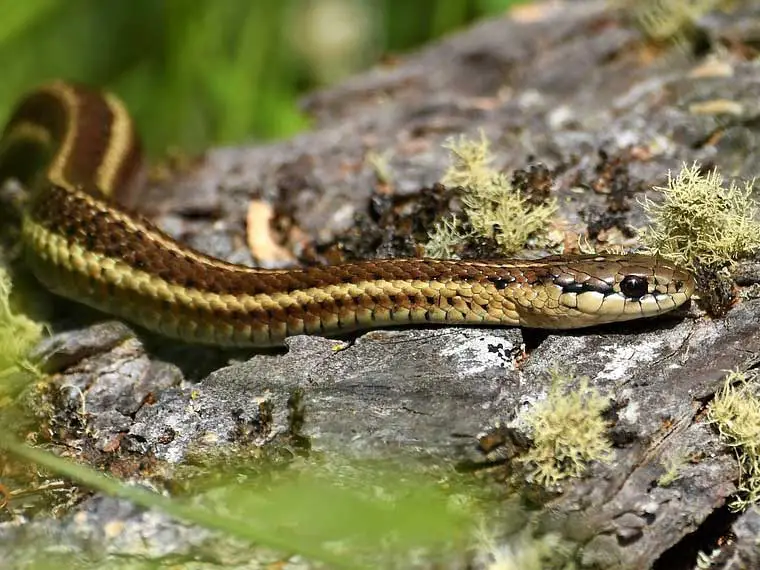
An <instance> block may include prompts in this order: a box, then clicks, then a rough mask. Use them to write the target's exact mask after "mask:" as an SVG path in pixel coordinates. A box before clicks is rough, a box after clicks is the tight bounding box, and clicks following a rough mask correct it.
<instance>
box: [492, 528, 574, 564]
mask: <svg viewBox="0 0 760 570" xmlns="http://www.w3.org/2000/svg"><path fill="white" fill-rule="evenodd" d="M477 548H478V550H479V551H480V552H482V553H483V558H485V560H484V567H485V568H486V569H487V570H547V569H548V568H559V567H562V563H563V562H564V561H565V560H566V559H567V557H568V555H569V548H568V547H567V544H566V543H565V541H564V540H563V539H562V537H561V536H560V535H559V534H556V533H548V534H545V535H542V536H536V535H535V534H534V531H533V529H532V528H526V529H525V530H523V531H522V532H519V533H517V535H516V536H514V537H512V538H511V539H509V540H504V541H498V542H497V541H496V540H495V539H494V537H492V536H489V535H488V534H486V533H483V532H481V533H479V536H478V540H477Z"/></svg>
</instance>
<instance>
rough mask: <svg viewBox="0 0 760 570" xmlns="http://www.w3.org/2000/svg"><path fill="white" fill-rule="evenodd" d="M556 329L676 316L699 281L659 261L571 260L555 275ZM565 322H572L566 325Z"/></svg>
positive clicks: (638, 258)
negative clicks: (664, 314)
mask: <svg viewBox="0 0 760 570" xmlns="http://www.w3.org/2000/svg"><path fill="white" fill-rule="evenodd" d="M551 281H552V283H553V285H554V291H555V294H558V296H557V303H558V305H559V306H558V308H557V311H558V313H560V314H561V315H562V316H563V317H564V318H560V319H557V323H558V325H559V326H556V328H579V327H584V326H592V325H598V324H604V323H612V322H619V321H627V320H631V319H639V318H643V317H654V316H658V315H661V314H663V313H667V312H668V311H672V310H673V309H675V308H677V307H680V306H681V305H683V304H684V303H685V302H686V301H688V300H689V298H690V297H691V295H692V294H693V293H694V289H695V281H694V277H693V276H692V275H691V274H690V273H689V272H688V271H686V270H684V269H681V268H679V267H677V266H676V265H675V264H673V263H672V262H670V261H668V260H666V259H664V258H661V257H655V256H646V255H627V256H588V257H585V258H578V259H574V260H572V261H568V262H567V263H566V264H564V265H563V266H562V267H561V268H560V271H557V272H556V273H555V275H553V276H552V280H551ZM565 323H568V325H566V324H565Z"/></svg>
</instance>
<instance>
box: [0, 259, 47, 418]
mask: <svg viewBox="0 0 760 570" xmlns="http://www.w3.org/2000/svg"><path fill="white" fill-rule="evenodd" d="M42 333H43V326H42V325H40V324H39V323H37V322H35V321H33V320H31V319H29V318H28V317H26V316H24V315H20V314H16V313H15V312H14V310H13V308H12V304H11V279H10V276H9V275H8V273H7V272H6V271H5V269H4V268H2V267H1V266H0V409H1V408H3V407H5V406H6V405H8V404H9V403H11V402H12V400H13V398H14V397H15V395H16V393H17V390H18V389H19V388H20V387H21V386H22V385H23V384H25V383H26V382H27V381H28V379H29V378H30V377H34V376H39V375H40V374H39V372H38V371H37V370H35V368H34V366H33V365H32V363H31V362H30V361H29V360H28V358H27V355H28V353H29V351H30V350H31V349H32V347H34V346H35V345H36V344H37V343H38V342H39V340H40V338H41V336H42Z"/></svg>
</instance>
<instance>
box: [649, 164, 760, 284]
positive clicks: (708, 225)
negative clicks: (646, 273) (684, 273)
mask: <svg viewBox="0 0 760 570" xmlns="http://www.w3.org/2000/svg"><path fill="white" fill-rule="evenodd" d="M752 186H753V182H748V183H746V184H745V185H744V186H743V187H738V186H736V185H735V184H734V183H731V184H730V185H729V186H728V187H727V188H726V187H724V186H723V178H722V177H721V175H720V174H719V173H718V171H717V170H712V171H710V172H707V173H703V172H702V171H701V168H700V166H699V165H697V164H693V165H692V166H691V167H687V166H685V165H684V167H683V168H682V169H681V171H680V172H679V173H678V175H677V176H675V177H673V176H672V175H669V176H668V185H667V187H655V189H656V190H660V191H661V192H662V195H663V200H662V201H661V202H653V201H652V200H649V199H645V200H644V201H643V202H642V205H643V207H644V209H645V210H646V212H647V213H648V214H649V217H650V219H651V220H652V223H651V225H650V226H649V227H647V228H645V229H644V230H643V232H642V234H641V239H642V241H643V242H644V243H645V244H646V245H647V246H648V247H649V248H650V249H652V250H654V252H655V253H659V254H660V255H664V256H665V257H669V258H671V259H672V260H673V261H676V262H678V263H679V264H681V265H683V266H684V267H688V268H691V269H694V268H695V267H696V266H697V265H701V264H704V265H710V266H725V265H729V264H731V263H733V262H734V261H736V260H738V259H739V258H741V257H744V256H748V255H750V254H752V253H753V252H755V251H757V250H758V249H760V224H758V222H757V221H755V214H756V211H757V206H756V203H755V202H754V200H752V199H751V197H750V195H751V193H752Z"/></svg>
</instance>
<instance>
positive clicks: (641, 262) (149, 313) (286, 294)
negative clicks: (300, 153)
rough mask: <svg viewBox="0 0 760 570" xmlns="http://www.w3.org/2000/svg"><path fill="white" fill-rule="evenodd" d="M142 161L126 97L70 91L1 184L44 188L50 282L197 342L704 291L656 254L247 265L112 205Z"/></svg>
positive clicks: (630, 311) (624, 302)
mask: <svg viewBox="0 0 760 570" xmlns="http://www.w3.org/2000/svg"><path fill="white" fill-rule="evenodd" d="M140 162H141V155H140V147H139V142H138V139H137V136H136V134H135V131H134V128H133V126H132V122H131V120H130V117H129V115H128V113H127V112H126V110H125V108H124V106H123V105H122V104H121V102H119V101H118V100H117V99H116V98H115V97H113V96H112V95H109V94H103V93H98V92H95V91H91V90H89V89H85V88H83V87H80V86H76V85H72V84H69V83H64V82H55V83H51V84H49V85H46V86H43V87H41V88H39V89H37V90H36V91H34V92H32V93H30V94H29V95H28V96H26V97H25V98H24V99H23V100H22V101H21V102H20V103H19V105H18V107H17V108H16V110H15V112H14V113H13V114H12V116H11V118H10V120H9V122H8V124H7V126H6V129H5V131H4V134H3V137H2V139H0V181H2V180H5V179H6V178H10V177H13V178H17V179H19V180H20V181H21V182H22V183H24V184H25V185H26V186H27V187H28V188H29V191H30V194H29V197H28V201H27V204H26V207H25V212H24V216H23V222H22V232H21V235H22V240H23V246H24V251H25V259H26V261H27V264H28V265H29V266H30V267H31V269H32V271H33V272H34V274H35V275H36V276H37V278H38V279H39V280H40V281H41V282H42V283H43V284H44V285H45V286H46V287H48V288H49V289H50V290H52V291H53V292H55V293H58V294H60V295H63V296H65V297H68V298H70V299H74V300H76V301H79V302H82V303H85V304H87V305H90V306H92V307H95V308H97V309H100V310H102V311H105V312H106V313H110V314H113V315H116V316H118V317H121V318H123V319H125V320H127V321H130V322H133V323H136V324H138V325H141V326H143V327H145V328H147V329H149V330H151V331H154V332H158V333H160V334H163V335H166V336H168V337H173V338H178V339H182V340H185V341H190V342H200V343H204V344H212V345H220V346H262V347H263V346H277V345H281V344H283V341H284V339H285V338H286V337H287V336H291V335H297V334H317V335H340V334H342V333H347V332H352V331H357V330H366V329H374V328H378V327H383V326H394V325H395V326H397V325H405V324H447V325H462V324H468V325H503V326H524V327H537V328H547V329H572V328H579V327H586V326H591V325H598V324H603V323H613V322H618V321H625V320H630V319H637V318H640V317H651V316H656V315H660V314H662V313H665V312H667V311H670V310H672V309H675V308H676V307H678V306H680V305H681V304H683V303H684V302H686V301H687V300H688V299H689V297H690V296H691V294H692V293H693V291H694V279H693V277H692V276H691V275H690V274H689V273H688V272H686V271H684V270H682V269H679V268H677V267H676V266H674V265H673V264H672V263H670V262H669V261H667V260H665V259H662V258H658V257H650V256H643V255H627V256H601V255H591V256H568V257H548V258H543V259H539V260H530V261H519V260H492V261H491V260H483V261H480V260H473V261H458V260H457V261H454V260H436V259H382V260H372V261H362V262H356V263H345V264H340V265H332V266H316V267H305V268H294V269H281V270H273V269H258V268H251V267H246V266H241V265H234V264H231V263H226V262H224V261H222V260H220V259H216V258H214V257H211V256H208V255H204V254H203V253H200V252H198V251H195V250H193V249H191V248H189V247H187V246H185V245H183V244H181V243H179V242H177V241H176V240H174V239H172V238H171V237H170V236H168V235H167V234H165V233H163V232H162V231H160V230H159V229H158V228H156V227H155V226H154V225H152V224H151V223H150V222H149V221H147V220H146V219H144V218H142V217H141V216H139V215H138V214H134V213H131V212H129V211H127V209H125V208H123V207H121V206H120V205H119V204H118V203H117V200H114V199H113V197H114V195H117V194H118V192H119V191H120V190H121V189H122V188H124V187H126V186H127V185H129V184H131V183H132V181H133V180H134V179H135V177H136V175H137V173H138V172H139V170H140Z"/></svg>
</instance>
